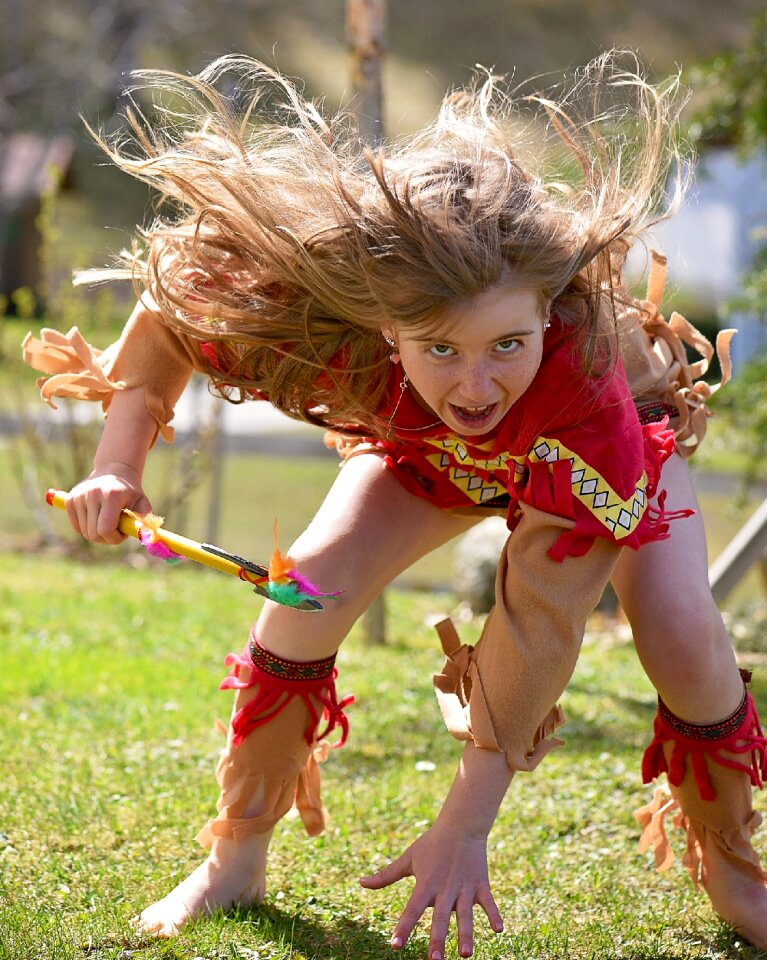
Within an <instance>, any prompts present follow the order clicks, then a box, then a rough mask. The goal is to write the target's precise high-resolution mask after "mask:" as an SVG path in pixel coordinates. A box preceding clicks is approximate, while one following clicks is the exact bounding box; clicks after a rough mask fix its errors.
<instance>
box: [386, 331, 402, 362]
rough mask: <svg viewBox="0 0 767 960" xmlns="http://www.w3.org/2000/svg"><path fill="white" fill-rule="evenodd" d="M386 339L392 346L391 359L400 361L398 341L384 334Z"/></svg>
mask: <svg viewBox="0 0 767 960" xmlns="http://www.w3.org/2000/svg"><path fill="white" fill-rule="evenodd" d="M384 340H385V341H386V342H387V343H388V344H389V346H390V347H391V348H392V352H391V353H390V354H389V359H390V360H391V362H392V363H399V360H400V356H399V350H397V344H396V342H395V341H394V340H392V338H391V337H387V336H385V335H384Z"/></svg>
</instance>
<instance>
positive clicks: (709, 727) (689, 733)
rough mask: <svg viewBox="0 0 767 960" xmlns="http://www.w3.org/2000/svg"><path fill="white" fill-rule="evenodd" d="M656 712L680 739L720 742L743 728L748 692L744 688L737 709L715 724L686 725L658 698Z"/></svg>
mask: <svg viewBox="0 0 767 960" xmlns="http://www.w3.org/2000/svg"><path fill="white" fill-rule="evenodd" d="M658 712H659V713H660V716H661V719H662V720H663V722H664V723H665V724H666V725H667V726H669V727H670V728H671V729H672V730H673V731H674V733H676V734H679V735H680V736H682V737H688V738H689V739H690V740H721V739H722V738H723V737H731V736H732V735H733V734H734V733H737V732H738V730H740V728H741V727H742V726H743V721H744V720H745V719H746V714H747V713H748V692H747V691H746V689H745V688H744V690H743V698H742V700H741V701H740V704H739V705H738V707H737V708H736V709H735V710H733V712H732V713H731V714H730V716H729V717H725V718H724V720H719V721H717V723H687V721H686V720H682V719H680V718H679V717H677V716H676V715H675V714H673V713H672V712H671V711H670V710H669V708H668V707H667V706H666V704H665V703H664V702H663V701H662V700H661V699H660V697H658Z"/></svg>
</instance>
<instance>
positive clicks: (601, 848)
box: [0, 554, 767, 960]
mask: <svg viewBox="0 0 767 960" xmlns="http://www.w3.org/2000/svg"><path fill="white" fill-rule="evenodd" d="M450 604H451V600H450V598H449V597H446V596H442V597H439V598H435V597H434V596H433V595H425V594H421V593H418V594H417V593H404V592H399V591H392V592H391V593H390V595H389V610H390V633H391V639H390V643H389V645H388V646H387V647H385V648H369V647H365V646H364V645H363V644H362V642H361V639H360V637H359V635H358V634H357V633H356V632H355V633H353V634H352V636H351V637H350V638H349V640H348V641H347V644H346V645H345V646H344V648H343V649H342V652H341V654H340V657H339V667H340V674H341V675H340V681H339V683H340V688H341V690H342V691H343V692H347V691H348V690H352V691H354V693H355V694H356V696H357V699H358V702H357V704H356V705H355V706H353V707H352V708H351V709H350V714H351V720H352V734H351V738H350V741H349V743H348V745H347V746H346V747H345V748H344V749H343V750H340V751H338V752H337V753H335V754H334V755H333V756H332V757H331V759H330V761H329V763H328V765H327V767H326V773H325V788H324V799H325V802H326V804H327V806H328V808H329V810H330V812H331V815H332V817H333V827H332V829H331V830H330V831H329V832H328V833H327V834H326V835H325V836H323V837H320V838H316V839H311V840H310V839H307V838H306V837H305V836H304V835H303V834H302V831H301V829H300V827H299V825H298V824H297V823H295V822H286V823H284V824H282V825H280V826H279V827H278V829H277V831H276V836H275V842H274V844H273V853H272V856H271V864H270V887H269V892H268V895H267V899H266V902H265V904H264V906H263V907H262V908H261V909H258V910H252V911H245V912H240V913H235V914H228V915H217V916H215V917H213V918H211V919H206V920H203V921H200V922H199V923H197V924H196V925H194V926H193V927H190V928H189V929H187V930H185V931H184V932H183V933H182V934H181V936H180V937H179V938H178V939H177V940H175V941H172V942H153V941H150V940H147V939H140V938H137V937H136V936H135V935H134V934H133V933H132V931H131V928H130V926H129V923H128V921H129V919H130V917H131V916H132V915H133V914H134V913H135V911H136V910H137V909H138V908H140V907H141V906H142V905H146V904H147V903H148V902H149V901H150V900H152V899H154V898H157V897H158V896H160V895H162V894H163V893H164V892H166V891H167V890H168V889H169V887H170V886H171V885H173V884H174V883H175V882H176V881H177V880H178V879H180V878H181V877H182V876H183V875H185V874H186V873H187V872H188V871H189V870H190V869H191V868H192V867H193V865H194V864H195V863H197V862H198V861H199V859H200V856H201V853H200V851H199V850H198V849H196V848H195V845H194V842H193V837H194V834H195V833H196V831H197V829H198V828H199V826H200V825H201V824H202V823H203V822H204V821H205V820H206V819H207V817H208V816H209V814H210V813H211V810H212V808H213V804H214V801H215V796H216V791H215V788H214V785H213V782H212V775H211V771H212V766H213V763H214V761H215V758H216V755H217V752H218V750H219V746H220V734H219V733H217V732H216V730H215V728H214V719H215V718H216V717H225V716H226V714H227V705H228V694H224V693H221V692H219V691H218V690H217V683H218V680H219V679H220V677H221V676H222V674H223V668H222V664H221V660H222V656H223V654H224V653H225V652H226V651H228V650H229V649H232V648H236V647H239V645H240V644H241V642H242V639H243V636H244V631H245V629H246V628H247V624H248V621H249V618H250V617H251V616H252V615H253V614H254V613H255V612H256V609H257V605H258V601H256V600H255V599H254V598H252V595H251V594H250V593H249V591H248V590H247V589H245V588H244V587H243V586H242V585H241V584H239V583H238V582H237V581H235V580H233V579H229V578H225V577H222V576H220V575H218V574H214V573H211V572H208V571H204V570H200V569H198V568H191V567H181V568H172V567H166V566H163V565H154V564H153V565H151V566H146V565H144V566H143V567H142V566H136V568H135V569H131V568H128V567H126V566H123V565H109V564H107V565H105V564H103V563H101V562H89V563H88V562H85V563H84V562H81V561H75V560H66V561H65V560H63V559H56V558H54V557H41V556H35V555H31V554H29V555H15V556H11V555H0V634H1V635H2V641H1V642H2V651H3V652H2V670H0V750H1V751H2V756H3V759H4V764H3V773H4V775H3V778H2V783H1V784H0V861H1V862H2V871H1V872H0V957H2V958H3V960H5V958H8V960H27V958H29V960H31V958H36V960H37V958H56V960H70V958H72V960H75V958H77V960H80V958H98V960H106V958H126V957H140V958H142V960H144V958H146V960H152V958H177V960H182V958H183V960H196V958H199V960H203V958H204V960H214V958H216V960H218V958H221V960H224V958H227V960H238V958H243V960H272V958H275V960H279V958H294V960H302V958H307V960H308V958H312V960H314V958H317V960H319V958H322V960H347V958H348V960H352V958H353V960H364V958H371V960H372V958H379V957H380V958H385V957H391V956H393V955H392V953H391V951H390V949H389V947H388V939H389V936H390V934H391V929H392V926H393V922H394V918H395V917H396V915H397V911H398V910H399V909H401V907H402V906H403V905H404V902H405V899H406V896H407V889H408V887H409V885H408V884H407V883H402V884H400V885H398V886H397V887H395V888H394V889H392V890H390V891H385V892H378V893H372V892H365V891H362V890H361V889H360V888H359V886H358V884H357V882H356V878H357V877H359V876H360V875H362V874H363V873H365V872H367V871H369V870H370V869H371V868H372V867H375V866H376V865H380V864H382V863H383V862H384V861H385V860H386V858H389V857H392V856H394V855H397V854H398V853H400V852H401V851H402V850H403V849H404V847H405V846H406V845H407V844H408V843H409V842H410V841H411V840H412V839H414V838H415V837H416V836H417V835H418V833H419V832H420V831H422V830H423V828H424V827H425V826H426V825H427V824H428V823H430V822H431V820H432V818H433V817H434V815H435V814H436V812H437V810H438V805H439V800H440V798H441V797H442V796H443V795H444V793H445V791H446V789H447V787H448V785H449V782H450V780H451V777H452V772H453V770H454V767H455V764H456V761H457V757H458V754H459V750H460V747H459V745H458V744H457V743H456V742H454V741H452V740H451V738H450V737H449V736H448V735H447V733H446V732H445V731H444V729H443V727H442V722H441V719H440V717H439V712H438V710H437V707H436V703H435V700H434V697H433V694H432V693H431V690H430V681H429V678H430V675H431V674H432V673H433V672H434V671H435V669H437V668H438V667H439V664H440V660H441V658H440V656H439V654H438V645H437V643H436V641H435V637H434V635H433V632H432V630H431V629H430V628H428V627H427V626H426V625H425V619H426V618H427V617H428V616H429V615H430V614H432V613H434V612H437V611H440V610H445V609H447V608H449V607H450ZM307 616H312V615H309V614H307ZM604 626H605V625H604V624H603V623H602V621H599V620H593V621H592V624H591V629H590V631H589V635H588V637H587V641H586V645H585V648H584V652H583V656H582V658H581V661H580V663H579V666H578V669H577V672H576V675H575V677H574V679H573V681H572V683H571V685H570V687H569V690H568V691H567V693H566V695H565V698H564V701H563V703H564V707H565V710H566V712H567V714H568V717H569V721H570V722H569V725H568V727H567V728H566V731H565V736H566V738H567V740H568V744H567V747H566V749H565V750H560V751H556V752H555V753H553V754H552V755H551V756H550V757H549V758H547V760H546V761H545V762H544V763H543V764H542V765H541V767H540V768H539V769H538V770H537V771H536V772H535V774H533V775H531V776H519V777H518V778H517V780H516V781H515V783H514V784H513V786H512V790H511V792H510V794H509V797H508V798H507V801H506V803H505V805H504V807H503V810H502V813H501V816H500V818H499V820H498V822H497V824H496V826H495V829H494V830H493V833H492V834H491V838H490V845H489V857H490V869H491V877H492V882H493V888H494V892H495V895H496V898H497V899H498V902H499V904H500V906H501V909H502V912H503V914H504V917H505V919H506V932H505V933H504V934H502V935H501V936H495V935H493V934H492V933H490V932H489V931H488V930H487V927H486V925H485V924H483V923H482V922H481V921H480V922H478V928H479V935H480V943H479V946H478V949H477V952H476V956H477V957H479V958H481V960H491V958H493V960H501V958H503V960H509V958H533V957H535V958H566V957H567V958H575V960H581V958H583V960H585V958H607V957H616V958H617V957H622V958H635V960H651V958H652V960H671V958H674V960H687V958H719V957H722V958H724V957H743V958H750V957H755V956H756V953H755V951H753V950H751V949H750V948H748V947H746V946H745V945H743V944H741V943H739V941H738V940H737V938H735V937H734V936H733V935H732V934H731V932H730V931H728V930H727V929H726V928H724V927H723V926H722V925H721V924H719V923H718V922H717V921H716V920H715V919H714V918H713V917H712V916H711V915H710V913H709V911H708V909H707V907H706V904H705V901H704V899H703V898H702V897H700V896H697V895H696V894H694V892H693V891H692V889H691V887H690V885H689V883H688V881H687V879H686V875H685V874H684V872H683V870H682V869H681V867H679V865H678V864H677V865H675V867H674V868H673V869H672V870H670V871H669V872H667V873H665V874H662V875H657V874H655V873H654V872H653V869H652V867H651V864H650V863H649V862H648V860H647V859H646V858H645V857H640V856H638V855H637V854H636V853H635V849H634V848H635V844H636V839H637V828H636V826H635V824H634V821H633V818H632V810H633V809H634V808H636V807H637V806H639V805H640V804H642V803H643V802H644V801H645V799H646V798H647V796H648V792H647V789H646V788H644V787H642V785H641V784H640V783H639V776H638V772H637V768H638V762H639V757H640V753H641V750H642V748H643V746H644V745H645V744H646V742H647V740H648V733H649V730H650V724H651V720H652V716H653V712H654V696H653V692H652V690H651V688H650V686H649V684H648V682H647V680H646V679H645V678H644V676H643V675H642V673H641V670H640V669H639V667H638V665H637V662H636V659H635V657H634V655H633V652H632V648H631V646H630V644H629V642H628V639H627V637H626V636H625V631H623V630H616V629H614V625H612V626H611V628H610V629H609V630H606V629H603V627H604ZM479 628H480V624H479V623H478V622H472V623H470V624H467V625H465V626H464V627H463V628H462V632H463V634H464V636H465V638H466V639H468V640H471V639H472V638H475V637H476V636H477V633H478V631H479ZM760 683H761V684H762V685H761V687H760ZM765 693H767V689H765V686H764V681H757V689H756V695H757V698H758V699H760V700H761V701H762V702H764V695H765ZM423 761H427V762H426V763H423ZM432 765H433V768H432ZM426 943H427V940H426V934H425V932H424V930H423V928H422V929H421V930H420V932H419V934H418V935H417V936H416V937H415V938H414V940H413V942H412V944H411V945H409V946H408V947H407V949H406V950H405V951H404V953H403V957H404V958H406V960H410V958H415V957H423V956H425V950H426ZM450 953H451V954H452V956H455V955H456V950H455V944H454V943H452V944H451V945H450ZM449 955H450V954H449Z"/></svg>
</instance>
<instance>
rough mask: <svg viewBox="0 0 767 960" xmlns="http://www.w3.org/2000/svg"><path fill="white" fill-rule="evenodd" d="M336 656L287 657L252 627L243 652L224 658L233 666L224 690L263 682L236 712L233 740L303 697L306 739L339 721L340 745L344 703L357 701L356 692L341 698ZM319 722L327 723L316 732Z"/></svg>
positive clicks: (309, 740)
mask: <svg viewBox="0 0 767 960" xmlns="http://www.w3.org/2000/svg"><path fill="white" fill-rule="evenodd" d="M335 660H336V658H335V656H332V657H325V658H324V659H323V660H308V661H298V660H285V659H283V658H282V657H278V656H276V655H275V654H273V653H270V651H269V650H266V649H265V648H264V647H262V646H261V644H260V643H259V642H258V640H257V639H256V635H255V633H254V632H251V635H250V639H249V641H248V646H247V647H246V649H245V650H244V651H243V652H242V653H241V654H236V653H230V654H229V655H228V656H227V657H226V660H225V661H224V662H225V664H226V665H227V666H231V667H232V672H231V673H230V674H229V676H227V677H225V678H224V680H223V681H222V683H221V686H220V689H221V690H247V689H249V688H251V687H256V686H257V687H258V688H259V689H258V693H257V695H256V696H255V698H254V699H253V700H251V701H250V702H249V703H246V704H245V706H244V707H242V709H241V710H239V711H238V712H237V713H236V714H235V715H234V717H233V718H232V742H233V744H234V745H235V746H237V745H238V744H240V743H241V742H242V741H243V740H244V739H245V737H247V736H248V734H249V733H251V732H252V731H253V730H255V729H256V728H257V727H261V726H264V724H266V723H268V722H269V721H270V720H271V719H273V718H274V717H276V716H277V714H279V713H281V712H282V711H283V710H284V709H285V707H287V705H288V704H289V703H290V702H291V701H292V700H294V699H295V698H296V697H301V699H302V700H303V701H304V703H305V704H306V708H307V710H308V712H309V722H308V724H307V726H306V729H305V730H304V739H305V740H306V742H307V744H309V745H311V744H312V743H314V741H315V740H322V739H324V738H325V737H327V736H328V734H329V733H331V732H332V731H333V730H334V729H335V728H336V727H340V730H341V737H340V739H339V741H338V742H337V743H335V744H333V746H334V747H342V746H343V745H344V744H345V743H346V739H347V737H348V735H349V721H348V719H347V717H346V714H345V713H344V709H345V708H346V707H348V706H349V705H350V704H352V703H354V697H353V696H351V695H349V696H346V697H344V698H343V699H342V700H340V701H339V699H338V694H337V692H336V685H335V680H336V677H337V676H338V671H337V670H336V668H335ZM244 670H245V671H247V674H246V675H245V676H243V671H244ZM321 723H325V729H324V730H323V731H322V732H321V733H317V729H318V728H319V726H320V724H321Z"/></svg>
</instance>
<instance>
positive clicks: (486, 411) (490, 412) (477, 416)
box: [450, 403, 498, 428]
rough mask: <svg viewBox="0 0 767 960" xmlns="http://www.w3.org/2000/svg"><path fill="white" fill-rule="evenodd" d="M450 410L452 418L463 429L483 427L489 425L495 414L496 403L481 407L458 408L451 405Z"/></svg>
mask: <svg viewBox="0 0 767 960" xmlns="http://www.w3.org/2000/svg"><path fill="white" fill-rule="evenodd" d="M450 409H451V411H452V413H453V416H454V417H455V419H456V420H457V421H458V423H460V424H462V425H463V426H465V427H474V428H477V427H484V426H485V425H486V424H489V423H490V422H491V420H492V419H493V417H494V416H495V412H496V410H497V409H498V404H497V403H486V404H484V406H481V407H459V406H456V404H454V403H451V404H450Z"/></svg>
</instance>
